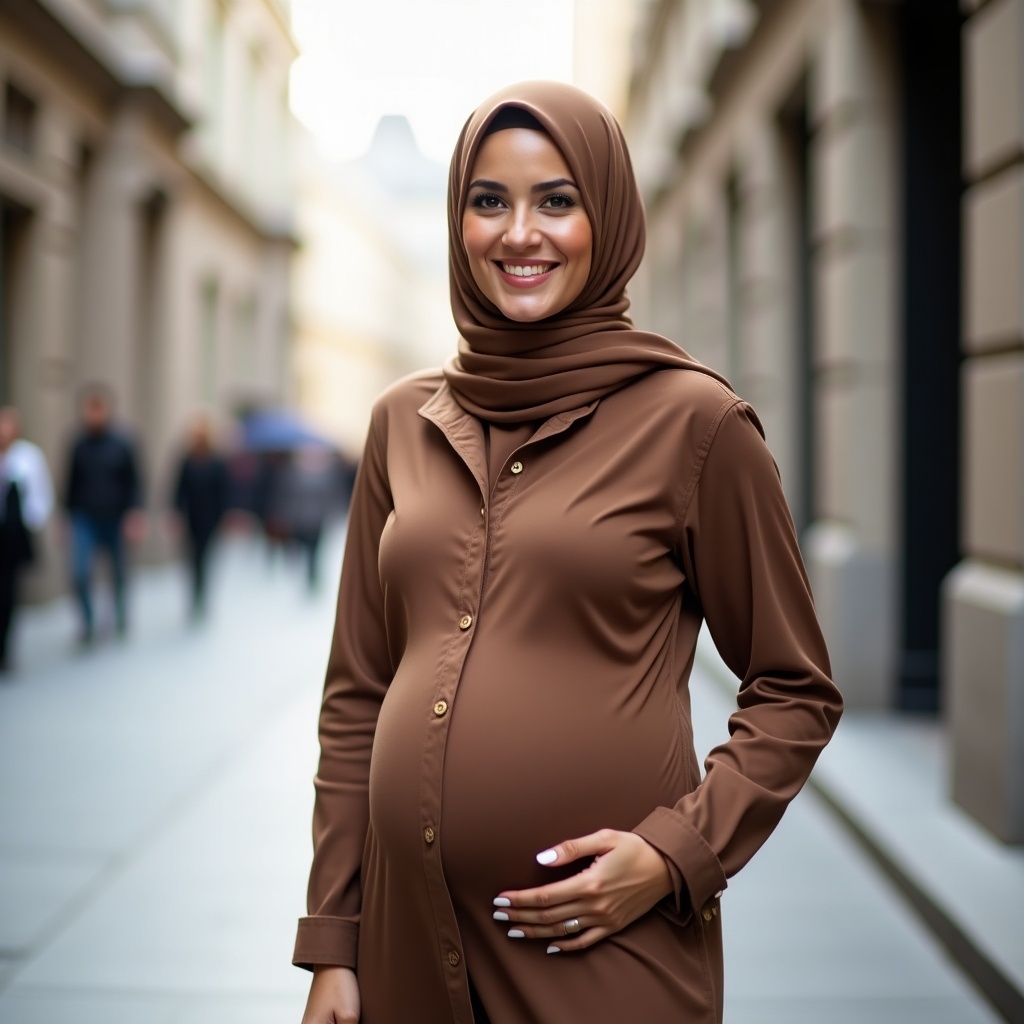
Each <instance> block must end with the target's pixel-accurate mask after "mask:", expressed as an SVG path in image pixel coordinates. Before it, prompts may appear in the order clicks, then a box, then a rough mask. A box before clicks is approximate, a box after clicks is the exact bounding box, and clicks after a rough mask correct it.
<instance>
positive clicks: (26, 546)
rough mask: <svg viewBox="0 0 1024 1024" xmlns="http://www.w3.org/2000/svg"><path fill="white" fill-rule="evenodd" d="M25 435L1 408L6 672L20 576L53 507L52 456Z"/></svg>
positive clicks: (0, 570) (1, 648) (0, 611)
mask: <svg viewBox="0 0 1024 1024" xmlns="http://www.w3.org/2000/svg"><path fill="white" fill-rule="evenodd" d="M20 434H21V419H20V417H19V415H18V411H17V410H16V409H13V408H11V407H10V406H6V407H4V408H0V672H8V671H10V668H11V662H10V650H9V637H10V632H11V626H12V624H13V620H14V608H15V605H16V603H17V599H18V577H19V575H20V574H21V571H22V570H23V569H24V568H25V567H26V566H27V565H29V564H30V563H31V562H32V561H33V560H34V559H35V554H36V539H35V538H36V535H37V534H38V533H39V531H40V530H41V529H42V528H43V525H44V524H45V523H46V520H47V519H48V518H49V516H50V511H51V510H52V508H53V483H52V481H51V480H50V470H49V468H48V467H47V465H46V457H45V456H44V455H43V453H42V451H41V450H40V449H39V448H38V447H37V446H36V445H34V444H32V442H31V441H26V440H25V439H24V438H23V437H21V436H20Z"/></svg>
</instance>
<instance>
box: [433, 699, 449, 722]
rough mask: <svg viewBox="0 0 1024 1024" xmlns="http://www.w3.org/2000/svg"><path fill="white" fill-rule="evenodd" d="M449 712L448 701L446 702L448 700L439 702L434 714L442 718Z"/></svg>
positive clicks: (435, 706)
mask: <svg viewBox="0 0 1024 1024" xmlns="http://www.w3.org/2000/svg"><path fill="white" fill-rule="evenodd" d="M447 710H448V701H446V700H439V701H438V702H437V703H436V704H435V705H434V714H435V715H437V717H438V718H440V717H441V716H442V715H443V714H444V713H445V712H446V711H447Z"/></svg>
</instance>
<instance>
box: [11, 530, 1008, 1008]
mask: <svg viewBox="0 0 1024 1024" xmlns="http://www.w3.org/2000/svg"><path fill="white" fill-rule="evenodd" d="M340 550H341V539H340V537H338V536H335V537H334V538H333V540H332V543H331V544H329V545H328V548H327V551H326V552H325V559H324V564H325V572H324V578H325V579H328V580H331V579H333V578H334V577H335V575H336V569H337V565H338V562H339V558H340ZM223 556H224V557H223V558H222V559H221V561H220V563H219V565H218V566H217V574H216V586H215V589H214V594H213V600H212V606H213V612H212V614H211V619H210V621H209V622H208V623H206V624H204V625H202V626H201V627H198V628H195V627H189V626H188V625H187V623H186V620H185V615H184V582H183V579H182V578H181V576H180V575H179V573H178V572H177V570H159V571H150V572H146V573H140V574H139V577H138V579H137V580H136V586H135V591H134V606H133V607H134V613H135V614H134V628H133V631H132V633H131V635H130V637H129V638H128V640H127V641H126V642H125V643H123V644H116V643H114V642H112V641H111V642H108V643H104V644H100V645H98V647H97V648H96V649H95V650H91V651H89V652H87V653H82V654H80V653H76V652H74V650H73V648H72V639H73V636H74V625H75V624H74V619H73V616H72V614H71V609H70V606H69V605H67V604H64V603H58V604H55V605H53V606H50V607H47V608H43V609H35V610H30V611H28V612H27V613H26V614H25V616H24V618H23V620H22V623H21V630H20V636H19V644H18V652H19V655H20V662H21V668H20V670H19V671H18V672H17V674H16V675H14V676H12V677H11V678H10V679H8V680H5V681H4V682H3V683H2V684H0V823H2V825H0V1024H57V1022H62V1021H70V1020H73V1021H75V1024H127V1022H133V1024H134V1022H137V1021H142V1020H144V1021H146V1022H147V1024H214V1022H216V1024H234V1022H238V1024H243V1022H244V1024H288V1022H294V1024H297V1022H298V1021H299V1019H300V1016H301V1011H302V1005H303V1001H304V992H305V988H306V983H307V976H306V975H305V974H304V973H302V972H300V971H298V970H296V969H295V968H293V967H291V966H290V965H289V957H290V951H291V943H292V940H293V934H294V921H295V918H296V917H297V916H298V915H299V914H300V913H301V912H302V910H303V907H304V887H305V874H306V870H307V866H308V859H309V850H310V846H309V815H310V808H311V803H312V787H311V784H310V779H311V776H312V774H313V771H314V765H315V759H316V745H315V719H316V711H317V703H318V698H319V690H320V686H321V676H322V671H323V664H324V660H325V657H326V652H327V644H328V640H329V633H330V623H331V616H332V611H333V598H334V594H333V586H331V585H328V586H325V587H324V590H323V592H321V593H319V594H316V595H308V594H306V593H305V592H304V589H303V576H302V572H301V567H300V566H299V565H298V564H297V563H296V564H294V565H292V564H288V563H287V562H285V561H283V560H279V561H276V562H271V561H269V560H268V559H267V558H266V557H265V553H264V552H263V550H262V548H261V547H259V546H258V545H256V544H255V543H254V542H249V541H237V542H233V544H232V546H231V547H230V548H229V549H227V550H225V551H224V552H223ZM727 714H728V707H727V703H726V701H725V698H723V697H722V695H721V693H720V691H719V690H718V689H717V688H715V687H714V686H713V685H712V684H711V683H709V682H708V681H707V680H705V679H703V678H698V679H697V680H696V682H695V716H694V717H695V724H696V728H697V730H698V743H699V746H701V747H702V748H704V749H706V748H707V747H708V746H710V745H711V744H712V743H714V742H716V741H717V740H718V739H720V738H721V737H722V736H723V735H724V733H725V722H726V717H727ZM723 908H724V911H723V912H724V914H725V916H726V935H727V945H728V950H727V968H726V974H727V983H726V990H727V993H728V996H727V1006H726V1015H725V1019H726V1021H727V1022H728V1024H821V1022H823V1021H828V1024H869V1022H870V1024H925V1022H927V1024H986V1022H994V1021H996V1020H997V1018H996V1017H995V1016H993V1015H992V1014H991V1012H990V1011H989V1010H988V1009H987V1008H986V1007H985V1005H984V1004H983V1003H982V1001H981V1000H980V998H979V997H978V996H977V995H976V994H975V992H974V990H973V989H972V988H971V987H970V986H969V984H968V983H967V982H966V981H964V980H963V979H962V977H961V976H960V975H959V974H958V973H957V972H956V971H955V969H954V968H953V967H952V966H951V965H950V964H949V962H948V961H947V960H946V959H945V957H944V955H943V953H942V952H941V951H940V950H939V948H938V947H937V946H936V945H935V944H934V942H933V940H932V939H931V937H930V935H929V934H928V933H926V932H925V931H924V930H923V928H922V927H921V926H920V925H919V923H918V922H917V919H916V918H915V917H913V916H912V915H911V914H910V913H909V912H908V911H907V910H906V909H905V907H904V905H903V903H902V901H901V899H900V898H899V896H897V895H896V894H895V892H894V891H893V890H892V889H891V887H890V885H889V883H888V882H887V881H886V880H884V879H883V878H882V877H881V876H880V875H879V874H878V873H877V872H876V870H875V868H874V867H873V866H872V865H871V863H870V862H868V861H867V860H866V859H865V858H864V857H863V855H862V854H861V853H860V851H859V850H858V849H857V848H856V847H855V846H854V845H853V844H852V843H851V842H850V840H849V839H848V837H847V835H846V833H845V832H844V831H843V829H842V828H841V827H840V826H839V825H838V824H837V821H836V819H835V818H834V817H833V815H832V814H831V812H829V811H828V810H827V809H826V808H825V807H824V805H823V804H822V803H821V802H820V801H819V800H818V799H817V798H816V797H815V796H814V795H813V794H812V793H811V792H805V793H804V794H803V795H802V796H801V797H800V798H799V799H798V800H797V802H796V803H795V805H794V806H793V807H792V809H791V810H790V812H789V814H788V815H787V818H786V820H785V821H784V822H783V825H782V826H781V828H780V829H779V831H778V832H777V833H776V835H775V837H774V838H773V840H772V841H771V842H770V843H769V845H768V846H767V847H766V848H765V849H764V850H763V851H762V853H761V854H760V855H759V856H758V858H757V859H756V860H755V861H754V862H753V863H752V864H751V865H750V867H749V868H748V869H747V870H746V871H745V872H744V873H743V874H742V875H741V876H739V877H738V878H736V879H735V880H734V881H733V883H732V884H731V886H730V888H729V891H728V893H727V894H726V896H725V897H724V899H723ZM409 1024H417V1022H409ZM421 1024H430V1022H429V1021H426V1020H425V1021H423V1022H421ZM624 1024H633V1022H624ZM638 1024H642V1022H638Z"/></svg>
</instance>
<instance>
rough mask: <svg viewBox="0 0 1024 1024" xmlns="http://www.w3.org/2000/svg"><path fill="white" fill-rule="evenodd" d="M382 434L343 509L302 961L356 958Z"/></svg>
mask: <svg viewBox="0 0 1024 1024" xmlns="http://www.w3.org/2000/svg"><path fill="white" fill-rule="evenodd" d="M375 419H376V418H375ZM382 433H383V431H382V429H381V425H380V424H379V423H377V422H376V421H375V422H374V423H372V424H371V428H370V436H369V439H368V440H367V443H366V450H365V452H364V455H363V459H362V462H361V464H360V467H359V472H358V474H357V476H356V483H355V489H354V491H353V495H352V504H351V508H350V512H349V526H348V539H347V543H346V547H345V557H344V562H343V565H342V573H341V584H340V588H339V592H338V610H337V618H336V622H335V630H334V638H333V643H332V647H331V654H330V658H329V660H328V667H327V679H326V683H325V687H324V697H323V704H322V706H321V711H320V764H319V768H318V771H317V776H316V780H315V787H316V803H315V807H314V811H313V847H314V849H313V866H312V869H311V871H310V877H309V891H308V901H307V902H308V907H307V909H308V915H309V916H307V917H304V918H302V919H301V920H300V921H299V928H298V936H297V939H296V943H295V953H294V957H293V962H294V963H296V964H298V965H299V966H302V967H312V966H313V965H314V964H337V965H340V966H348V967H354V966H355V963H356V948H357V942H358V934H359V931H358V930H359V915H360V906H361V902H362V894H361V888H360V866H361V862H362V854H363V846H364V844H365V840H366V834H367V828H368V825H369V802H368V786H369V768H370V752H371V749H372V746H373V738H374V730H375V728H376V724H377V716H378V713H379V711H380V705H381V701H382V700H383V699H384V695H385V693H386V692H387V688H388V684H389V682H390V680H391V674H392V668H391V662H390V658H389V655H388V648H387V639H386V629H385V622H384V600H383V595H382V592H381V587H380V581H379V576H378V570H377V553H378V547H379V543H380V536H381V532H382V530H383V528H384V523H385V521H386V520H387V517H388V515H389V514H390V512H391V495H390V491H389V487H388V481H387V471H386V465H385V458H384V438H383V437H382Z"/></svg>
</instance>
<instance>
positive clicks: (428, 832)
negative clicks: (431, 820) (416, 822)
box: [423, 825, 434, 843]
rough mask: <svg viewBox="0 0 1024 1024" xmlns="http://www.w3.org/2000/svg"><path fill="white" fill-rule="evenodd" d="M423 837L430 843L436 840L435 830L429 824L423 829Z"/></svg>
mask: <svg viewBox="0 0 1024 1024" xmlns="http://www.w3.org/2000/svg"><path fill="white" fill-rule="evenodd" d="M423 838H424V839H426V841H427V842H428V843H432V842H433V841H434V830H433V829H432V828H431V827H430V826H429V825H428V826H427V827H426V828H425V829H424V830H423Z"/></svg>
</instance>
